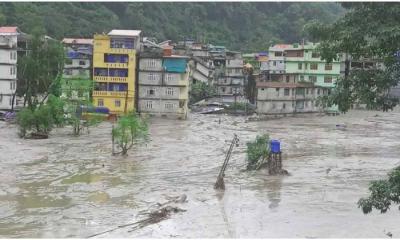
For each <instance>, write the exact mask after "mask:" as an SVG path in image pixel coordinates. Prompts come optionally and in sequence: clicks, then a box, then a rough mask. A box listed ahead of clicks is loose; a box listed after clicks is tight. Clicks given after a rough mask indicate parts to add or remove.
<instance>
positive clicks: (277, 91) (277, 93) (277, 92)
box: [275, 88, 279, 97]
mask: <svg viewBox="0 0 400 240" xmlns="http://www.w3.org/2000/svg"><path fill="white" fill-rule="evenodd" d="M275 90H276V95H277V96H278V97H279V88H275Z"/></svg>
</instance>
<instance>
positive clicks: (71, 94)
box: [61, 38, 93, 101]
mask: <svg viewBox="0 0 400 240" xmlns="http://www.w3.org/2000/svg"><path fill="white" fill-rule="evenodd" d="M62 43H63V45H64V49H65V63H64V72H63V79H62V82H61V92H62V94H61V96H62V97H63V98H66V99H70V100H82V101H88V100H89V99H90V93H91V91H92V89H93V82H92V58H93V39H81V38H64V39H63V40H62Z"/></svg>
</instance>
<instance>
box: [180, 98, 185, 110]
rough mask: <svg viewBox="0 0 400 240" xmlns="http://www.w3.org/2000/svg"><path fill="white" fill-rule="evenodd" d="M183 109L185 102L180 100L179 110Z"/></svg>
mask: <svg viewBox="0 0 400 240" xmlns="http://www.w3.org/2000/svg"><path fill="white" fill-rule="evenodd" d="M184 107H185V100H180V101H179V108H184Z"/></svg>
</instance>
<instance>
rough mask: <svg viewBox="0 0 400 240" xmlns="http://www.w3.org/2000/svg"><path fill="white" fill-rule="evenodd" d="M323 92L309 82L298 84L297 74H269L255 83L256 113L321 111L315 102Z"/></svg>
mask: <svg viewBox="0 0 400 240" xmlns="http://www.w3.org/2000/svg"><path fill="white" fill-rule="evenodd" d="M323 94H324V91H323V89H322V88H321V87H318V86H315V85H314V84H313V83H310V82H299V74H290V73H285V74H270V75H269V79H259V80H258V81H257V113H259V114H267V115H268V114H269V115H293V114H296V113H315V112H320V111H321V110H322V109H321V108H320V107H318V106H317V104H316V101H317V98H318V97H319V96H322V95H323ZM325 94H327V93H325Z"/></svg>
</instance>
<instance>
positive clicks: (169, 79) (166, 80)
mask: <svg viewBox="0 0 400 240" xmlns="http://www.w3.org/2000/svg"><path fill="white" fill-rule="evenodd" d="M172 80H174V76H173V75H172V74H166V75H165V82H166V83H168V82H171V81H172Z"/></svg>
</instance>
